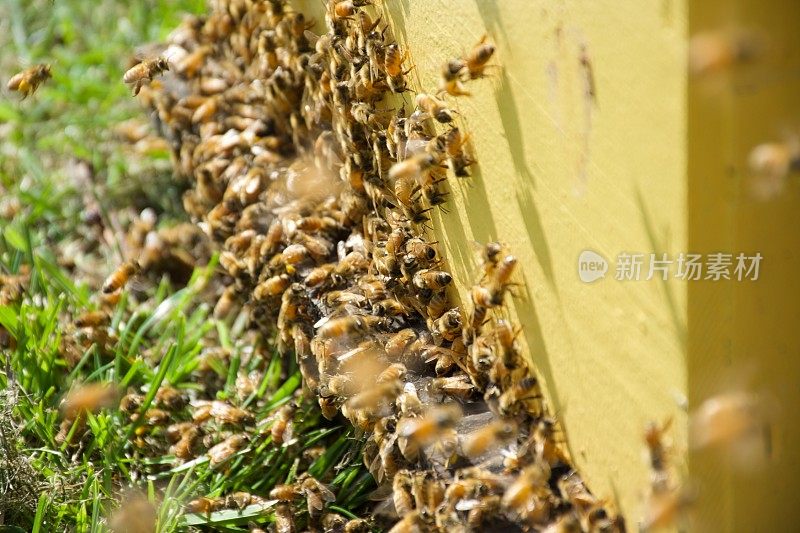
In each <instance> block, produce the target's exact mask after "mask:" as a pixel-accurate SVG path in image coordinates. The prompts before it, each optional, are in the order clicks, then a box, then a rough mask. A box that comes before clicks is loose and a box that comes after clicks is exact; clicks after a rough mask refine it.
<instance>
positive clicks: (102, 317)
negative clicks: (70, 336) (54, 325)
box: [75, 311, 110, 328]
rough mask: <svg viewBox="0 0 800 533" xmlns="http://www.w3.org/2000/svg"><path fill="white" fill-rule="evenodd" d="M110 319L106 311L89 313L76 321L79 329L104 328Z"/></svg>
mask: <svg viewBox="0 0 800 533" xmlns="http://www.w3.org/2000/svg"><path fill="white" fill-rule="evenodd" d="M109 318H110V317H109V316H108V313H106V312H105V311H87V312H85V313H83V314H81V315H80V316H78V318H76V319H75V326H76V327H79V328H89V327H92V328H93V327H97V326H102V325H104V324H106V323H108V320H109Z"/></svg>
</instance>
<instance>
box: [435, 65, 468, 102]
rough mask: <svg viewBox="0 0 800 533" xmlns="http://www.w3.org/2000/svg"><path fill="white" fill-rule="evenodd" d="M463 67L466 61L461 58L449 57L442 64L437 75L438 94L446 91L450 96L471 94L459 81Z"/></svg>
mask: <svg viewBox="0 0 800 533" xmlns="http://www.w3.org/2000/svg"><path fill="white" fill-rule="evenodd" d="M465 67H466V63H465V62H464V60H463V59H451V60H449V61H447V63H445V64H444V65H443V66H442V71H441V76H440V77H439V94H442V93H447V94H449V95H450V96H469V95H470V94H471V93H470V92H469V91H467V90H466V89H465V88H464V85H463V84H462V82H461V78H462V73H463V71H464V68H465Z"/></svg>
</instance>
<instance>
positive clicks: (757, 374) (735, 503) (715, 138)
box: [299, 0, 800, 531]
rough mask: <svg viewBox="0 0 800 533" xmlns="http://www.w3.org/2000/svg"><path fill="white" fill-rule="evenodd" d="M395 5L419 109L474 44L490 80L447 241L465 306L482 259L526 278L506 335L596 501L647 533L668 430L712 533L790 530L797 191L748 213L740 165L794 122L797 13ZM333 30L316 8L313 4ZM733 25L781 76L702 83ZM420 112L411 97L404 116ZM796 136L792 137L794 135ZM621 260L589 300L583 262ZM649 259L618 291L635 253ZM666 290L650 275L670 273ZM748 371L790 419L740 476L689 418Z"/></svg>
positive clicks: (619, 1)
mask: <svg viewBox="0 0 800 533" xmlns="http://www.w3.org/2000/svg"><path fill="white" fill-rule="evenodd" d="M768 4H769V5H767V4H766V3H764V2H758V1H756V0H702V1H692V2H690V1H689V0H646V1H641V0H594V1H591V2H578V1H574V0H498V1H494V0H384V1H383V2H380V3H379V4H378V7H379V9H381V10H382V11H383V13H384V16H385V20H388V21H389V22H390V24H391V27H392V30H393V31H394V32H395V35H396V36H397V38H398V40H399V41H400V42H401V44H403V45H404V46H406V47H407V48H408V49H409V52H410V56H409V58H410V59H409V63H410V64H413V65H414V67H415V68H414V70H413V71H412V73H411V74H410V77H411V79H412V80H413V84H412V85H413V88H414V89H415V90H424V91H427V92H435V90H436V87H437V82H438V74H439V71H440V68H441V65H442V63H443V62H444V61H445V60H446V59H448V58H451V57H457V56H459V55H462V54H463V53H465V52H466V51H468V50H469V49H470V48H471V46H472V45H474V44H475V43H476V42H477V41H478V40H479V39H480V38H481V36H482V35H484V34H488V35H489V38H490V39H491V41H492V42H493V43H495V44H496V45H497V53H496V55H495V59H494V60H493V63H495V64H499V65H501V66H500V67H499V68H496V69H493V70H490V76H489V77H488V78H487V79H485V80H478V81H475V82H471V83H470V84H469V87H468V88H469V90H470V91H472V93H473V94H472V96H471V97H462V98H459V99H457V100H456V99H450V100H449V101H451V102H453V106H454V108H455V109H456V110H457V111H458V112H459V115H460V117H459V123H460V125H461V126H462V127H463V128H464V129H465V130H466V131H468V132H469V133H470V135H471V137H470V150H471V151H472V153H473V154H474V156H475V158H476V159H477V160H478V161H479V165H478V166H476V167H475V168H474V169H473V178H472V179H470V180H465V181H463V182H455V180H454V179H453V178H450V179H451V189H452V193H453V194H452V199H451V201H450V202H449V203H448V205H447V207H448V208H449V213H443V212H437V213H436V214H434V215H433V226H434V228H433V231H434V234H435V235H436V237H437V238H438V240H439V241H440V243H441V246H442V248H443V250H444V252H445V255H446V260H447V261H448V263H449V266H450V267H451V271H452V272H453V273H454V275H455V276H456V278H457V279H456V281H457V287H458V292H459V294H460V296H461V299H462V301H464V302H467V301H468V298H467V291H468V290H469V287H470V286H471V284H472V283H474V281H475V279H476V276H477V275H478V274H477V272H478V267H477V264H476V257H475V254H474V251H473V244H472V243H473V241H478V242H481V243H485V242H488V241H492V240H500V241H501V242H503V243H505V244H507V245H508V246H509V248H510V249H511V250H512V251H513V253H514V254H515V255H516V256H517V257H518V258H519V260H520V268H519V270H520V271H521V272H519V273H518V274H517V275H518V280H519V282H520V283H521V286H520V287H519V288H518V291H517V294H518V297H516V298H513V301H512V302H511V304H510V308H511V318H512V319H513V320H515V321H516V322H518V323H519V324H521V326H522V335H521V338H522V340H523V341H524V342H525V343H526V345H527V348H528V350H529V353H530V356H531V360H532V361H533V363H534V364H535V366H536V368H537V369H538V371H539V373H540V376H541V378H542V379H543V381H544V385H545V388H546V393H547V397H548V398H549V401H550V404H551V406H552V408H553V410H554V411H555V412H556V413H557V414H558V416H559V417H560V418H561V419H562V421H563V423H564V426H565V429H566V434H567V437H568V443H569V447H570V450H571V453H572V455H573V456H574V458H575V459H576V461H577V464H578V465H579V467H580V468H581V470H582V472H583V473H584V474H585V476H586V478H587V481H588V483H589V485H590V487H591V488H592V490H593V491H594V492H595V493H596V494H598V495H599V496H600V497H605V498H609V499H612V500H615V501H616V502H617V505H618V506H619V508H620V509H621V510H622V512H623V513H624V515H625V516H626V518H627V521H628V527H629V529H630V530H637V529H638V528H637V525H636V524H637V522H638V521H639V520H640V518H641V512H640V511H641V503H642V495H643V493H644V492H645V490H646V487H647V485H648V479H649V478H648V476H649V471H648V465H647V464H646V461H645V460H644V458H643V454H644V443H643V440H642V433H643V429H644V427H645V425H646V423H647V422H648V421H651V420H653V421H663V420H666V419H667V418H669V417H671V418H672V419H673V423H672V429H671V432H670V436H671V441H672V453H671V457H672V459H673V461H674V463H675V465H676V467H677V468H678V470H679V471H680V472H681V474H682V475H683V476H684V477H685V478H686V479H690V480H691V482H692V484H693V485H694V486H695V487H697V489H698V501H697V502H696V505H695V508H694V522H693V524H694V529H696V530H698V531H711V530H715V531H734V530H736V531H777V530H785V529H786V528H787V526H788V525H789V524H795V523H796V522H797V520H798V518H800V508H798V506H796V505H792V500H793V499H794V493H795V490H794V489H796V488H797V486H798V481H797V480H798V479H800V446H798V444H800V435H799V433H800V419H798V418H797V417H796V416H793V413H792V409H794V408H795V406H798V405H800V386H798V383H797V380H798V377H800V327H798V326H797V324H798V323H800V286H799V285H800V282H799V281H798V276H800V254H798V245H800V238H798V237H799V236H800V235H799V233H798V228H800V209H798V206H800V180H798V179H797V177H796V176H794V179H792V180H791V181H790V183H789V184H788V186H787V188H786V189H785V190H784V191H783V193H782V194H781V195H779V196H778V197H777V198H775V199H772V200H770V201H759V200H757V199H755V198H753V197H752V195H750V194H749V188H748V170H747V158H748V154H749V152H750V150H751V149H752V148H753V147H754V146H756V145H758V144H760V143H762V142H765V141H769V140H779V139H780V136H781V134H782V132H783V131H784V130H783V128H785V127H787V126H788V127H791V126H795V127H797V126H798V124H797V121H798V119H800V31H798V29H797V22H798V21H800V2H796V1H794V0H775V1H773V2H769V3H768ZM299 5H300V7H306V8H308V9H310V12H311V13H314V14H316V15H317V16H318V17H320V18H321V10H320V6H319V5H316V3H314V2H300V4H299ZM725 27H744V28H752V29H755V30H757V31H759V32H761V33H762V34H763V35H766V36H767V37H768V41H769V50H770V54H769V57H768V59H767V60H765V61H764V62H763V63H761V64H756V65H754V66H752V67H751V68H749V69H746V70H745V71H743V72H738V71H734V72H731V73H723V74H722V75H720V76H718V77H717V78H716V79H715V80H714V81H712V82H704V81H698V80H696V79H693V78H692V77H691V76H690V75H689V71H688V66H687V48H688V43H689V36H690V35H693V34H695V33H696V32H698V31H705V30H714V29H719V28H725ZM407 100H408V101H409V103H410V104H412V102H411V98H410V97H407ZM793 121H794V122H793ZM585 250H591V251H594V252H596V253H598V254H600V255H601V256H603V257H604V258H605V259H607V260H608V262H609V263H610V265H609V271H608V272H607V273H606V275H605V278H602V279H599V280H597V281H595V282H593V283H585V282H582V281H581V279H580V278H579V276H578V258H579V256H580V254H581V252H583V251H585ZM625 252H627V253H640V254H645V261H644V265H643V267H642V280H640V281H618V280H616V279H615V274H616V269H615V265H617V264H618V263H619V261H618V259H619V254H621V253H625ZM716 252H725V253H732V254H734V256H735V255H736V254H738V253H739V252H745V253H747V254H748V256H750V255H753V254H754V253H756V252H759V253H760V254H761V255H762V257H763V260H762V263H761V265H760V267H761V268H760V276H759V279H758V280H757V281H748V280H743V281H736V280H733V281H711V280H709V281H681V280H678V279H675V278H674V274H675V273H676V269H677V265H676V264H675V263H673V264H672V265H671V266H670V269H671V270H670V274H669V275H670V277H669V280H668V281H664V280H662V279H661V278H660V277H659V276H658V275H656V276H654V279H651V280H646V279H645V278H646V277H647V274H648V263H649V254H651V253H656V254H658V255H657V256H658V258H659V259H660V258H661V254H662V253H665V254H667V258H668V259H671V260H673V261H674V260H676V259H677V258H678V256H679V254H681V253H701V254H710V253H716ZM656 274H658V272H656ZM744 368H748V369H750V370H751V372H750V378H751V379H750V384H751V386H752V387H754V389H755V390H760V391H766V390H768V391H771V393H772V394H773V395H774V396H775V397H776V398H777V399H778V402H777V403H778V405H779V409H780V414H779V416H778V419H777V420H776V423H775V424H773V427H772V453H771V456H770V457H769V459H768V462H767V464H766V465H764V466H763V467H761V468H759V469H757V470H755V471H752V472H746V471H744V472H743V471H741V470H740V469H737V468H734V467H733V466H732V465H731V463H730V462H729V461H727V460H725V459H724V458H721V457H720V456H719V455H718V454H714V453H695V454H689V453H688V451H687V450H688V437H687V435H688V421H689V420H688V410H691V409H693V408H695V407H696V406H697V405H699V404H700V402H702V401H703V400H704V399H706V398H708V397H709V396H711V395H713V394H715V393H718V392H721V391H722V390H724V388H725V386H726V384H728V382H729V381H730V380H731V379H733V378H732V377H731V376H734V375H736V374H737V373H739V372H740V371H741V369H744Z"/></svg>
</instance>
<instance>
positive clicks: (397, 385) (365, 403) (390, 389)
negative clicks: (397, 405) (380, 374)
mask: <svg viewBox="0 0 800 533" xmlns="http://www.w3.org/2000/svg"><path fill="white" fill-rule="evenodd" d="M402 391H403V383H402V382H401V381H399V380H394V381H386V382H383V383H377V384H375V385H374V386H371V387H369V388H367V389H366V390H364V391H362V392H360V393H358V394H356V395H355V396H353V397H352V398H350V399H349V400H348V401H347V406H348V408H350V409H373V408H375V407H377V406H378V405H380V404H381V403H383V402H389V401H391V402H393V401H394V400H395V398H397V396H399V395H400V393H401V392H402Z"/></svg>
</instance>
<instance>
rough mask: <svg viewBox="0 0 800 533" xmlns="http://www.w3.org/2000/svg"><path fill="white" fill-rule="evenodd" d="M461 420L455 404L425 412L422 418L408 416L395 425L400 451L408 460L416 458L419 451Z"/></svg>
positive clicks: (459, 411) (459, 410)
mask: <svg viewBox="0 0 800 533" xmlns="http://www.w3.org/2000/svg"><path fill="white" fill-rule="evenodd" d="M460 419H461V409H460V408H459V407H458V405H456V404H452V403H450V404H445V405H443V406H441V407H433V408H430V409H428V410H427V411H425V413H424V414H423V415H422V416H408V417H403V418H401V419H400V420H399V421H398V423H397V435H398V437H399V442H398V443H399V444H400V451H401V452H403V455H404V456H406V457H408V458H416V456H417V454H418V453H419V450H420V449H421V448H423V447H425V446H427V445H429V444H430V443H432V442H433V441H435V440H436V439H439V438H441V436H442V434H443V433H444V432H445V431H447V430H448V429H451V428H453V427H454V426H455V425H456V423H458V421H459V420H460Z"/></svg>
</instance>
